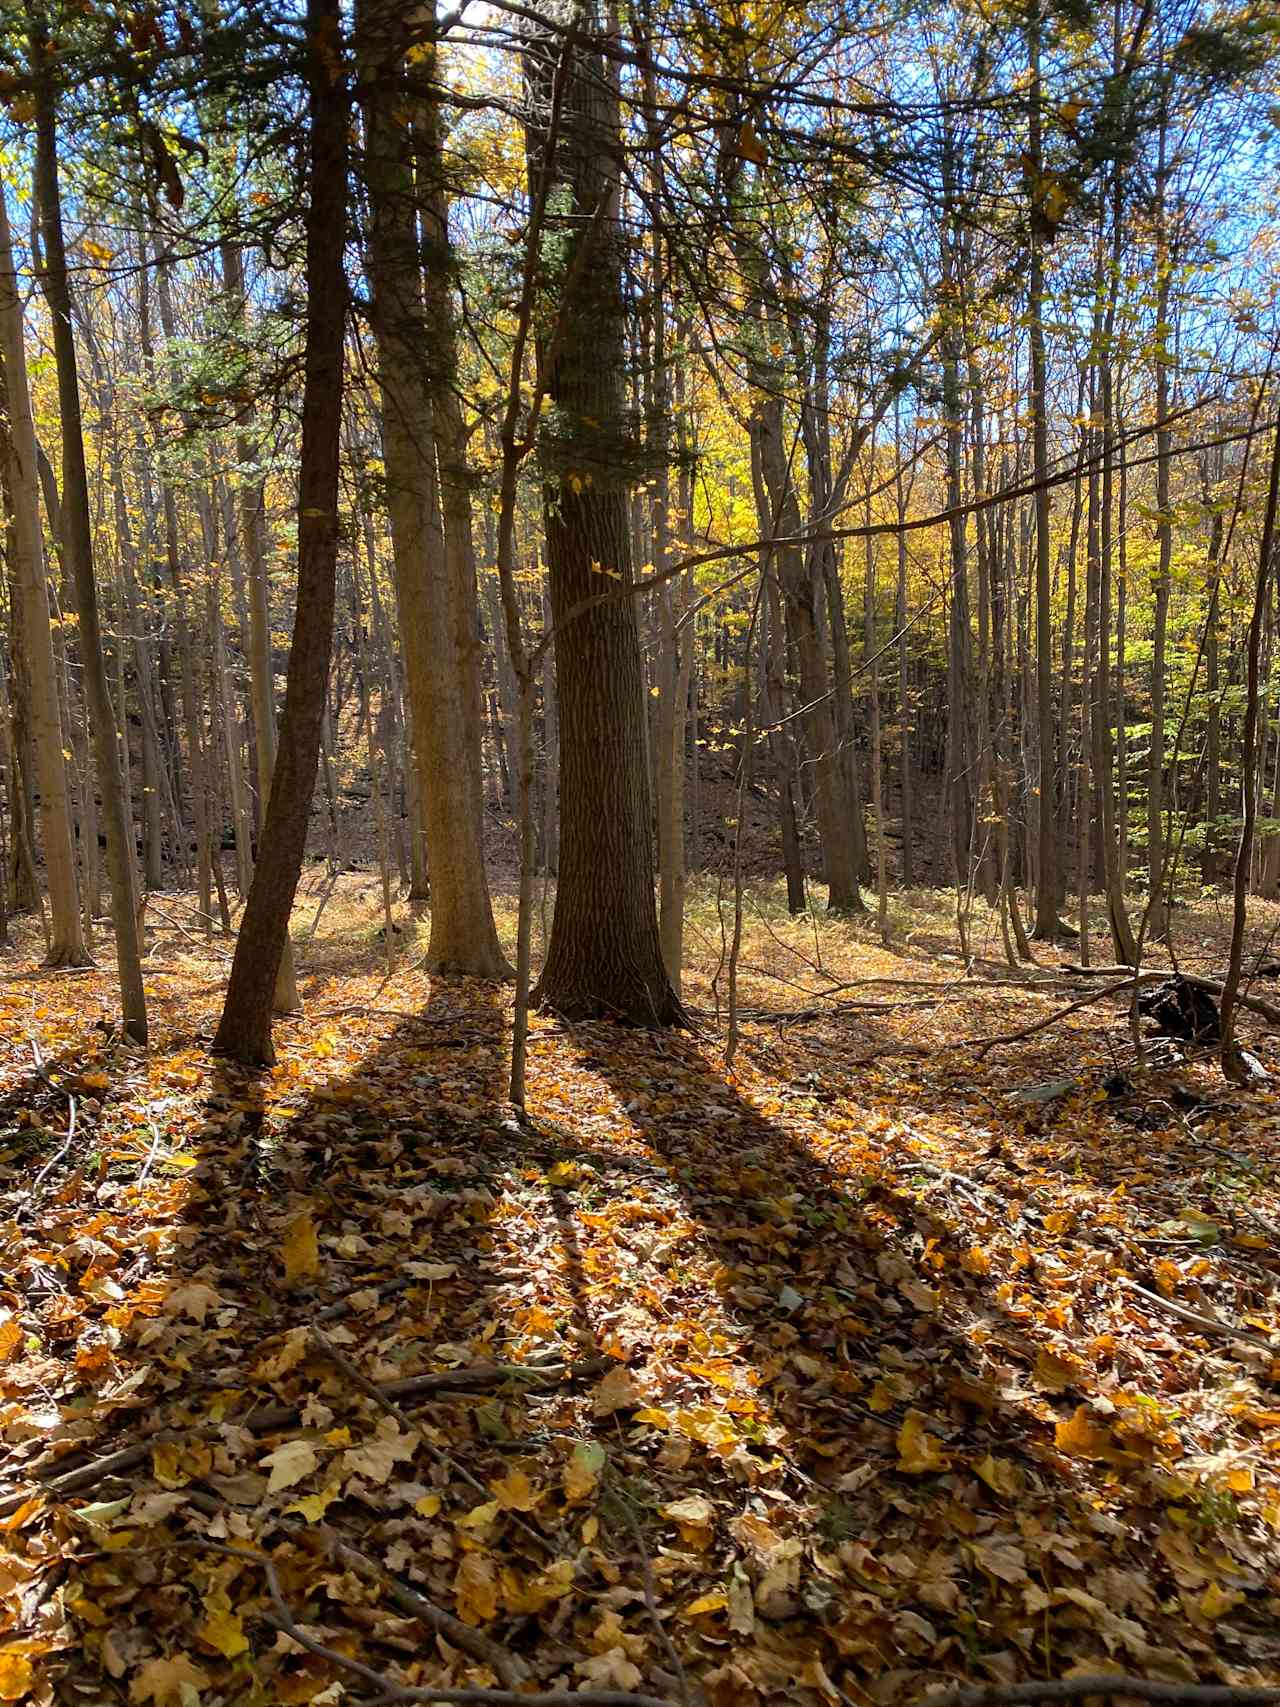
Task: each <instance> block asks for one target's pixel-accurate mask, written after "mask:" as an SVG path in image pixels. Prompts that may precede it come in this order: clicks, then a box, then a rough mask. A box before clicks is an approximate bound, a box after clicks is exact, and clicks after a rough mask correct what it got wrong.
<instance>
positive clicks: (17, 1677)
mask: <svg viewBox="0 0 1280 1707" xmlns="http://www.w3.org/2000/svg"><path fill="white" fill-rule="evenodd" d="M35 1680H36V1674H35V1671H34V1669H33V1667H32V1664H31V1661H30V1660H29V1659H27V1657H26V1655H25V1654H0V1701H25V1700H26V1699H27V1697H28V1695H29V1694H30V1693H31V1687H32V1685H33V1684H34V1683H35Z"/></svg>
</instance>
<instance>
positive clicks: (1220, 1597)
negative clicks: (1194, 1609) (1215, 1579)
mask: <svg viewBox="0 0 1280 1707" xmlns="http://www.w3.org/2000/svg"><path fill="white" fill-rule="evenodd" d="M1243 1599H1244V1595H1243V1594H1241V1592H1240V1590H1239V1589H1238V1588H1220V1587H1219V1586H1218V1584H1217V1583H1210V1584H1209V1586H1208V1588H1207V1589H1206V1590H1205V1591H1204V1593H1203V1594H1202V1595H1201V1596H1200V1609H1199V1610H1200V1616H1201V1617H1202V1618H1221V1617H1222V1615H1223V1613H1224V1612H1230V1611H1231V1609H1232V1607H1235V1606H1239V1604H1240V1602H1241V1601H1242V1600H1243Z"/></svg>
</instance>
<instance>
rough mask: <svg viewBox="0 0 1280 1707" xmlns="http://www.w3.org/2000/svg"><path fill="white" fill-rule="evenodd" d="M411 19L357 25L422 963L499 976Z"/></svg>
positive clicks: (471, 630)
mask: <svg viewBox="0 0 1280 1707" xmlns="http://www.w3.org/2000/svg"><path fill="white" fill-rule="evenodd" d="M409 23H410V18H409V15H408V14H407V13H406V12H404V10H403V9H402V8H401V7H399V6H398V5H396V4H395V3H394V0H364V3H363V4H362V6H361V9H360V17H359V26H358V27H359V57H360V77H361V100H362V103H363V107H364V117H365V139H366V140H365V177H366V182H367V185H368V191H369V201H370V220H369V234H368V268H369V281H370V287H371V295H372V318H373V328H374V337H375V341H376V344H377V351H378V379H379V385H380V387H381V391H382V401H383V408H382V439H383V453H384V457H385V460H386V469H387V511H388V515H389V517H390V521H391V537H392V548H393V556H394V561H395V572H396V593H397V600H398V603H399V607H400V632H401V638H402V640H403V643H404V652H405V665H406V676H407V680H408V686H409V698H410V702H411V705H412V710H413V737H414V742H415V745H416V749H417V758H418V770H419V780H420V784H421V788H422V802H423V808H424V814H425V818H426V827H427V852H428V858H429V861H430V867H431V938H430V943H429V946H428V953H427V964H428V965H429V966H430V967H431V968H432V970H433V971H437V972H448V973H460V974H464V975H467V976H471V977H477V978H501V977H505V976H506V975H507V974H508V973H509V971H510V968H509V967H508V966H507V963H506V960H505V958H504V956H503V953H502V949H501V946H500V945H499V942H498V933H497V930H496V928H495V926H494V922H493V910H492V907H491V905H490V900H489V890H488V886H487V884H486V882H485V870H484V846H483V836H482V825H483V816H482V812H483V799H482V795H481V773H480V712H481V703H482V702H481V696H480V671H479V635H478V631H477V620H476V603H475V598H476V594H475V565H474V559H473V556H472V546H471V504H470V497H469V494H468V485H467V472H466V464H465V442H466V433H465V427H464V424H463V422H462V419H461V415H460V413H459V411H458V400H457V395H456V391H455V390H454V383H455V381H454V374H455V370H456V360H455V357H454V351H453V337H452V325H451V319H450V314H449V309H448V304H447V292H448V289H449V288H450V287H449V285H448V283H447V282H445V283H442V284H440V285H439V286H438V287H437V286H433V292H432V297H431V301H430V305H429V306H428V303H427V300H426V298H425V297H424V290H423V275H422V265H421V254H420V250H419V243H418V232H417V221H416V218H415V204H416V203H417V202H418V201H419V200H422V201H423V202H424V203H425V204H426V207H425V211H426V215H427V220H428V223H429V225H430V226H431V229H432V243H433V259H434V260H435V262H436V264H437V265H438V264H439V261H440V257H441V254H442V252H444V251H445V250H446V249H447V225H446V224H444V223H443V221H442V207H443V201H442V197H441V195H440V192H439V178H438V174H439V172H440V166H439V161H438V159H436V158H434V155H435V154H438V149H437V148H435V146H434V144H433V141H432V137H433V132H432V130H431V127H430V122H429V108H428V107H427V106H425V105H424V104H421V103H420V104H419V105H418V107H417V108H416V109H415V119H416V124H415V128H414V131H413V132H410V130H409V129H408V128H407V127H406V125H405V123H404V116H405V112H406V110H409V109H408V108H407V106H406V103H407V100H408V93H407V83H406V78H405V56H406V53H407V49H408V45H409V43H408V35H409ZM415 159H417V161H418V162H419V163H420V164H428V163H429V164H430V168H431V175H432V183H431V185H430V186H427V185H426V183H425V182H421V181H420V182H419V183H418V184H415V181H414V165H415ZM442 294H443V295H444V297H445V298H446V300H445V301H443V302H442V300H441V296H442ZM437 458H439V472H437ZM442 499H443V503H444V510H443V512H442V509H441V502H442Z"/></svg>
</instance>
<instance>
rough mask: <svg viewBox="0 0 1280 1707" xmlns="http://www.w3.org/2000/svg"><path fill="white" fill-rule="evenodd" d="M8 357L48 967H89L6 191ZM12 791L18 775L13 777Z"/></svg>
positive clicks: (0, 333) (1, 329)
mask: <svg viewBox="0 0 1280 1707" xmlns="http://www.w3.org/2000/svg"><path fill="white" fill-rule="evenodd" d="M0 355H2V356H3V373H4V389H5V402H6V412H7V415H8V429H7V431H6V432H5V433H4V455H5V460H6V463H7V482H6V484H7V491H8V496H9V503H10V506H11V514H12V520H13V532H12V545H11V549H10V553H9V561H10V566H11V569H12V574H13V597H14V606H15V618H16V620H15V622H14V631H15V638H18V637H20V642H21V650H22V659H23V665H24V668H25V672H26V685H27V714H28V718H29V722H30V730H31V745H32V750H33V752H34V755H35V768H36V772H37V774H38V776H39V779H40V816H41V829H42V840H43V842H44V863H45V877H46V881H47V883H48V888H49V916H50V928H49V944H48V955H47V960H48V964H49V965H51V966H83V965H85V964H87V962H88V960H89V953H88V949H87V948H86V946H85V941H84V936H83V933H82V931H81V927H80V897H79V895H78V893H77V890H76V856H75V848H74V845H73V842H72V836H71V803H70V798H69V796H68V792H67V769H66V760H65V759H64V758H63V749H64V747H65V745H66V741H65V738H64V736H63V732H62V719H61V716H60V713H59V706H58V679H57V673H56V669H55V665H54V657H53V641H52V638H51V634H52V631H51V629H50V626H49V584H48V581H47V580H46V578H45V570H44V541H43V537H42V534H41V528H40V501H39V474H38V470H37V467H36V435H35V424H34V422H33V420H32V415H31V395H30V391H29V389H28V385H27V366H26V349H25V343H24V339H23V319H22V299H21V297H20V295H19V292H18V280H17V275H16V272H15V270H14V264H13V245H12V242H11V240H10V237H9V218H8V211H7V209H6V207H5V200H4V193H3V190H2V189H0ZM10 781H11V784H12V773H11V775H10Z"/></svg>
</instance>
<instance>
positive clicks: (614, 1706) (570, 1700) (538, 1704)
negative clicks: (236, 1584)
mask: <svg viewBox="0 0 1280 1707" xmlns="http://www.w3.org/2000/svg"><path fill="white" fill-rule="evenodd" d="M137 1551H138V1552H139V1553H166V1552H206V1553H218V1554H221V1555H222V1556H223V1557H224V1558H228V1559H240V1560H242V1561H243V1562H244V1563H245V1564H247V1565H257V1566H258V1567H259V1569H260V1570H261V1571H262V1573H263V1575H264V1576H265V1577H266V1579H267V1592H268V1594H269V1595H270V1596H271V1603H272V1605H273V1606H274V1607H275V1617H274V1618H273V1619H271V1620H270V1622H271V1623H273V1624H275V1625H276V1627H277V1628H278V1629H280V1630H283V1631H284V1633H285V1635H286V1636H288V1637H289V1638H290V1639H291V1640H292V1641H295V1642H297V1643H298V1645H299V1646H300V1647H303V1648H305V1649H306V1650H307V1652H308V1653H311V1654H314V1655H315V1656H316V1658H317V1659H322V1660H327V1661H328V1662H329V1664H330V1665H334V1666H337V1667H339V1669H341V1670H343V1671H348V1672H351V1673H352V1674H353V1676H355V1677H361V1678H363V1679H364V1680H365V1682H366V1683H369V1684H372V1685H373V1686H374V1688H375V1689H376V1690H377V1691H378V1694H377V1695H376V1696H375V1697H374V1699H375V1700H376V1701H425V1702H433V1701H474V1702H480V1703H493V1704H494V1707H497V1704H498V1703H510V1704H511V1707H671V1703H670V1702H669V1701H664V1700H663V1699H662V1698H661V1697H660V1696H657V1695H639V1694H633V1693H632V1692H631V1691H630V1690H624V1689H572V1690H570V1689H551V1690H543V1691H542V1692H541V1693H540V1694H537V1695H526V1694H524V1693H523V1692H522V1691H520V1690H515V1689H450V1688H448V1687H446V1686H445V1685H442V1684H440V1685H438V1684H432V1685H431V1686H430V1687H429V1688H426V1689H419V1688H415V1687H413V1686H411V1685H409V1684H403V1683H396V1682H395V1680H394V1679H393V1678H390V1677H388V1676H387V1675H386V1673H385V1672H380V1671H375V1670H374V1669H373V1667H372V1666H367V1665H365V1664H364V1663H363V1661H361V1660H353V1659H351V1658H350V1656H349V1655H347V1654H340V1653H339V1652H338V1650H337V1649H336V1648H329V1647H326V1646H325V1644H324V1643H323V1642H320V1641H317V1640H316V1638H315V1637H314V1636H312V1635H310V1634H309V1633H308V1632H307V1631H306V1630H305V1629H304V1628H303V1627H302V1625H301V1624H299V1623H298V1621H297V1619H296V1618H295V1617H294V1616H293V1613H292V1611H291V1610H290V1607H289V1603H288V1601H287V1600H286V1599H285V1597H284V1591H283V1590H282V1589H281V1587H280V1577H279V1575H278V1573H277V1571H276V1567H275V1562H274V1561H273V1560H272V1559H271V1558H270V1556H269V1555H268V1554H266V1553H255V1552H254V1551H253V1550H252V1549H251V1548H248V1547H227V1546H225V1545H223V1543H221V1542H218V1541H203V1540H201V1541H171V1542H169V1543H168V1544H167V1545H165V1546H161V1547H141V1548H138V1549H137ZM111 1557H113V1558H117V1559H118V1558H119V1557H120V1555H119V1554H118V1553H115V1554H112V1555H111Z"/></svg>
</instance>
